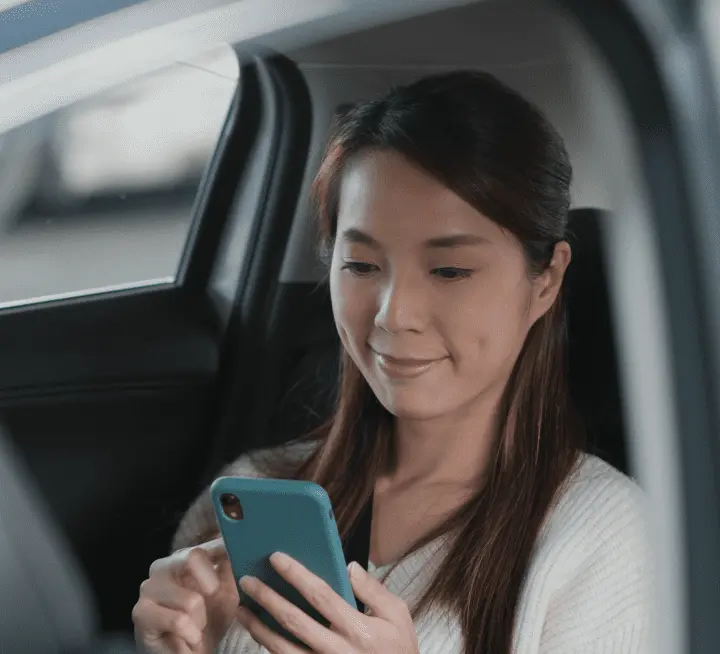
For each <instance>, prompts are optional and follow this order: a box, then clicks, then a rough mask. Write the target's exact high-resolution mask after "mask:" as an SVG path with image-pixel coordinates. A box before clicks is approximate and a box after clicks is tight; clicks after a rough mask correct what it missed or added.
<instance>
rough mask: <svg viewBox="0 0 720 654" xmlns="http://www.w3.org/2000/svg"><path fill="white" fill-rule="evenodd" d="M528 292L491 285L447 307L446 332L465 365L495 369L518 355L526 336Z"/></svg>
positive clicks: (511, 286)
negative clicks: (494, 367)
mask: <svg viewBox="0 0 720 654" xmlns="http://www.w3.org/2000/svg"><path fill="white" fill-rule="evenodd" d="M526 296H527V293H526V291H525V288H524V287H523V285H522V284H521V283H508V281H507V280H505V282H504V283H502V282H500V283H497V282H496V283H494V284H488V285H487V286H485V285H482V286H479V287H476V288H474V289H473V290H472V292H471V293H468V294H467V295H466V296H464V297H458V298H455V299H454V301H453V303H452V304H453V306H452V307H450V306H447V307H445V308H444V310H443V312H442V315H443V316H444V320H443V322H444V324H445V330H444V331H445V332H446V334H447V335H448V340H449V341H450V344H451V346H452V347H453V348H454V349H455V350H457V351H456V355H457V357H458V359H459V361H460V363H461V365H462V363H463V362H464V363H465V364H467V365H469V366H473V367H474V366H484V367H493V366H495V365H502V363H503V361H505V360H506V359H508V358H514V357H515V356H517V354H518V352H519V350H520V349H521V348H522V344H523V342H524V340H525V336H526V334H527V322H528V312H527V306H528V304H527V297H526Z"/></svg>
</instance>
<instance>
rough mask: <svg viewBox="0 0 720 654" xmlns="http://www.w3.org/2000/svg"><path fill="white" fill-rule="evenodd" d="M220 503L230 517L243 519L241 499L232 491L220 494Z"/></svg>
mask: <svg viewBox="0 0 720 654" xmlns="http://www.w3.org/2000/svg"><path fill="white" fill-rule="evenodd" d="M220 504H221V505H222V509H223V513H224V514H225V515H226V516H227V517H228V518H230V520H242V519H243V508H242V504H240V500H239V499H238V498H237V497H236V496H235V495H233V494H232V493H223V494H222V495H221V496H220Z"/></svg>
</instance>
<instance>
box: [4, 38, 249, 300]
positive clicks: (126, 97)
mask: <svg viewBox="0 0 720 654" xmlns="http://www.w3.org/2000/svg"><path fill="white" fill-rule="evenodd" d="M238 76H239V65H238V61H237V57H236V55H235V53H234V51H233V50H232V49H231V48H229V47H228V48H227V49H221V50H218V51H214V52H212V53H208V54H207V55H205V56H203V57H199V58H196V59H193V60H189V61H183V62H177V63H176V64H174V65H172V66H170V67H168V68H165V69H163V70H160V71H157V72H153V73H151V74H147V75H145V76H144V77H142V78H138V79H135V80H133V81H131V82H128V83H125V84H123V85H121V86H118V87H116V88H112V89H110V90H107V91H105V92H103V93H101V94H98V95H96V96H93V97H90V98H87V99H83V100H81V101H79V102H77V103H75V104H71V105H69V106H66V107H63V108H62V109H60V110H58V111H56V112H54V113H52V114H50V115H47V116H43V117H42V118H39V119H36V120H33V121H32V122H30V123H27V124H24V125H21V126H19V127H16V128H14V129H13V130H11V131H9V132H6V133H5V134H2V135H0V307H7V306H14V305H17V304H26V303H32V302H38V301H42V300H45V299H55V298H58V297H67V296H74V295H84V294H89V293H96V292H99V291H110V290H114V289H123V288H132V287H137V286H147V285H157V284H166V283H172V282H173V281H174V279H175V277H176V274H177V270H178V265H179V262H180V258H181V256H182V253H183V250H184V247H185V243H186V241H187V237H188V234H189V231H190V225H191V221H192V219H193V215H192V213H193V212H192V209H193V205H194V201H195V197H196V195H197V193H198V189H199V186H200V183H201V180H202V178H203V174H204V171H205V168H206V166H207V165H208V162H209V161H210V159H211V157H212V153H213V151H214V149H215V146H216V144H217V140H218V137H219V135H220V132H221V129H222V126H223V123H224V121H225V119H226V117H227V114H228V110H229V107H230V104H231V102H232V98H233V95H234V92H235V90H236V88H237V82H238Z"/></svg>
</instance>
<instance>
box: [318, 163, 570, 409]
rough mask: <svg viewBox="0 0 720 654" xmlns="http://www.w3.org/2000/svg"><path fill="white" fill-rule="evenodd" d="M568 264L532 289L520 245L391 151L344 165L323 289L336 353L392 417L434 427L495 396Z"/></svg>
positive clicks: (561, 253)
mask: <svg viewBox="0 0 720 654" xmlns="http://www.w3.org/2000/svg"><path fill="white" fill-rule="evenodd" d="M569 259H570V250H569V247H568V246H567V244H565V243H561V244H559V245H558V246H557V247H556V251H555V257H554V258H553V263H552V264H551V266H550V268H549V270H548V271H547V272H546V273H543V274H542V275H540V276H539V277H535V278H531V277H530V276H529V274H528V270H527V265H526V260H525V257H524V252H523V249H522V246H521V244H520V243H519V242H518V241H517V239H516V238H515V237H514V236H513V235H512V234H511V233H509V232H507V231H505V230H503V229H502V228H501V227H499V226H498V225H497V224H495V223H494V222H492V221H491V220H489V219H488V218H486V217H485V216H483V215H482V214H481V213H479V212H478V211H477V210H476V209H474V208H473V207H471V206H470V205H469V204H467V203H466V202H465V201H464V200H462V199H461V198H460V197H458V196H457V195H455V194H454V193H453V192H452V191H450V190H448V189H447V188H445V187H444V186H442V185H441V184H440V183H439V182H437V181H435V180H434V179H433V178H432V177H430V176H429V175H427V174H426V173H424V172H423V171H421V170H419V169H418V168H417V167H415V166H413V165H412V164H410V163H409V162H408V161H407V160H406V159H405V158H404V157H402V156H401V155H399V154H397V153H394V152H389V151H367V152H364V153H361V154H360V155H358V156H356V157H355V158H354V159H353V160H352V161H351V162H350V164H349V165H348V166H347V168H346V170H345V173H344V175H343V179H342V184H341V189H340V203H339V212H338V225H337V238H336V242H335V247H334V251H333V257H332V264H331V273H330V288H331V295H332V305H333V313H334V316H335V322H336V325H337V329H338V332H339V335H340V339H341V340H342V343H343V345H344V346H345V348H346V349H347V351H348V353H349V354H350V356H351V357H352V359H353V361H354V362H355V364H356V365H357V366H358V368H359V369H360V371H361V372H362V374H363V376H364V377H365V379H366V380H367V382H368V384H369V385H370V387H371V388H372V389H373V391H374V393H375V395H376V396H377V398H378V400H379V401H380V402H381V403H382V404H383V405H384V406H385V407H386V408H387V409H388V411H390V412H391V413H393V414H394V415H396V416H398V417H407V418H413V419H422V418H433V417H439V416H442V415H445V414H450V413H453V412H456V411H458V410H462V409H464V408H466V407H468V405H470V404H472V403H474V402H477V401H478V400H480V399H481V398H483V397H487V396H488V395H489V394H491V395H492V396H493V397H495V396H497V395H499V392H501V391H502V388H503V387H504V385H505V383H506V381H507V379H508V377H509V375H510V372H511V370H512V367H513V365H514V363H515V360H516V358H517V356H518V354H519V352H520V350H521V348H522V345H523V343H524V341H525V337H526V336H527V333H528V331H529V329H530V327H531V326H532V325H533V323H534V322H535V321H536V320H537V319H538V318H539V317H540V316H542V315H543V314H544V313H545V312H546V311H547V310H548V309H549V308H550V306H551V305H552V303H553V301H554V300H555V297H556V295H557V292H558V290H559V288H560V284H561V282H562V276H563V274H564V271H565V267H566V266H567V263H568V262H569Z"/></svg>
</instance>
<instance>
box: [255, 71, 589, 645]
mask: <svg viewBox="0 0 720 654" xmlns="http://www.w3.org/2000/svg"><path fill="white" fill-rule="evenodd" d="M368 148H373V149H378V148H380V149H383V148H384V149H392V150H394V151H397V152H400V153H401V154H403V155H404V156H406V157H407V158H408V159H409V160H410V161H412V162H413V163H414V164H416V165H418V166H420V167H422V168H423V169H424V170H425V171H427V172H428V173H429V174H430V175H432V176H433V177H434V178H436V179H438V180H439V181H440V182H441V183H443V184H444V185H445V186H446V187H448V188H449V189H451V190H452V191H454V192H455V193H457V194H458V195H459V196H460V197H462V198H463V199H465V200H466V201H467V202H469V203H470V204H471V205H472V206H474V207H475V208H477V209H478V210H479V211H481V212H482V213H483V214H484V215H485V216H487V217H489V218H490V219H491V220H493V221H495V222H496V223H498V224H499V225H501V226H502V227H504V228H506V229H508V230H509V231H510V232H512V233H513V234H514V235H515V236H516V237H517V238H518V240H519V241H520V242H521V243H522V245H523V247H524V251H525V253H526V259H527V263H528V273H529V274H530V275H537V274H539V273H540V272H541V271H543V270H544V269H545V268H546V267H547V266H548V264H549V262H550V259H551V258H552V254H553V251H554V246H555V244H556V243H557V242H558V241H560V240H563V239H564V238H565V230H566V226H567V217H568V209H569V203H570V201H569V187H570V179H571V167H570V164H569V161H568V156H567V153H566V151H565V147H564V145H563V142H562V139H561V138H560V136H559V135H558V134H557V132H556V131H555V130H554V129H553V127H552V126H551V125H550V124H549V123H548V122H547V120H546V119H545V118H544V117H543V115H542V114H541V113H540V112H539V111H538V110H537V109H536V108H534V107H533V106H532V105H531V104H529V103H528V102H527V101H525V100H524V99H523V98H522V97H520V96H519V95H517V94H516V93H514V92H513V91H511V90H510V89H508V88H507V87H505V86H504V85H503V84H501V83H500V82H499V81H498V80H496V79H495V78H494V77H492V76H491V75H488V74H483V73H478V72H454V73H446V74H439V75H432V76H429V77H425V78H423V79H420V80H418V81H416V82H414V83H413V84H410V85H408V86H404V87H398V88H395V89H393V90H392V91H391V92H390V93H389V94H388V95H387V96H385V97H383V98H381V99H379V100H374V101H371V102H364V103H361V104H358V105H355V106H354V107H352V108H350V109H349V110H348V111H347V112H346V113H344V114H343V115H341V116H339V117H338V119H337V121H336V124H335V127H334V132H333V134H332V137H331V139H330V142H329V145H328V148H327V151H326V153H325V158H324V160H323V163H322V165H321V167H320V170H319V172H318V175H317V177H316V180H315V184H314V187H313V196H314V199H315V202H316V205H317V216H318V225H319V231H320V237H321V238H320V242H321V246H322V248H323V250H324V251H325V252H326V253H327V252H328V251H331V250H332V247H333V245H334V239H335V233H336V227H337V213H338V202H339V190H338V187H339V183H340V179H341V176H342V173H343V170H344V168H345V166H346V164H347V162H348V160H349V159H350V157H352V156H354V155H355V154H357V153H358V152H359V151H361V150H365V149H368ZM565 354H566V327H565V310H564V306H563V297H562V291H561V293H560V295H559V296H558V298H557V300H556V302H555V303H554V305H553V307H552V308H551V309H550V310H549V311H548V312H547V313H546V314H545V315H544V316H543V317H542V318H540V319H539V320H538V321H537V322H536V323H535V325H534V326H533V327H532V328H531V330H530V332H529V334H528V336H527V339H526V342H525V343H524V346H523V348H522V351H521V353H520V355H519V357H518V359H517V361H516V363H515V366H514V369H513V372H512V374H511V376H510V379H509V380H508V383H507V386H506V389H505V392H504V395H503V398H502V401H501V405H500V407H499V411H498V419H497V422H496V440H495V443H494V455H493V457H492V459H491V461H490V464H489V468H488V470H487V471H486V475H485V477H484V479H485V481H484V484H483V485H482V487H481V488H478V489H477V490H476V492H475V493H474V494H473V496H472V497H471V498H470V499H468V500H467V501H466V502H465V503H464V505H463V506H461V507H460V508H459V509H458V510H456V511H455V512H453V513H452V515H448V516H447V519H446V520H445V521H444V522H443V523H442V524H441V525H440V526H439V527H437V528H436V529H435V530H433V531H432V532H431V533H429V534H427V535H426V536H425V537H424V538H422V540H420V541H419V542H417V543H415V545H414V546H413V548H412V550H411V552H412V551H416V550H417V549H419V548H420V547H423V546H424V545H426V544H428V543H430V542H431V541H433V540H435V539H436V538H438V537H440V536H442V535H446V536H452V538H451V539H450V540H449V545H448V548H449V549H448V550H447V555H446V556H445V558H444V559H443V561H442V563H441V565H440V567H439V569H438V571H437V573H436V576H435V579H434V581H432V582H431V583H430V584H429V585H428V587H427V590H426V591H425V593H424V595H423V596H422V597H421V598H420V600H419V601H418V602H417V604H415V606H413V607H411V609H412V614H413V618H417V617H418V616H419V615H420V614H421V613H422V612H423V611H425V610H427V609H429V608H430V607H431V606H442V607H445V608H447V609H450V610H451V611H452V612H454V613H455V614H456V615H457V616H458V617H459V620H460V623H461V626H462V630H463V635H464V639H465V643H466V648H465V651H466V652H467V653H468V654H488V653H492V654H504V653H508V652H510V649H511V644H512V642H513V630H514V615H515V610H516V607H517V604H518V599H519V596H520V592H521V589H522V584H523V580H524V576H525V574H526V571H527V569H528V566H529V562H530V558H531V555H532V551H533V547H534V544H535V541H536V539H537V536H538V534H539V532H540V530H541V528H542V525H543V522H544V520H545V517H546V516H547V514H548V512H549V509H550V507H551V505H552V503H553V500H554V499H555V498H556V497H557V495H558V492H559V490H560V488H561V487H562V485H563V483H564V482H565V481H566V480H567V479H568V477H569V475H570V473H571V472H572V470H573V468H574V466H575V465H576V463H577V461H578V456H579V453H580V452H581V451H582V450H583V448H584V440H583V434H582V430H581V428H580V426H579V424H578V422H577V420H576V418H575V413H574V411H573V409H572V406H571V403H570V400H569V393H568V389H567V385H566V373H565V368H566V365H565ZM393 438H394V433H393V417H392V416H391V415H390V413H389V412H388V411H387V410H386V409H385V408H384V407H383V406H382V405H381V404H380V402H379V401H378V400H377V399H376V397H375V395H374V394H373V392H372V390H371V389H370V387H369V386H368V384H367V382H366V381H365V379H364V378H363V376H362V374H361V373H360V371H359V370H358V368H357V367H356V366H355V364H354V362H353V361H352V359H351V358H350V356H349V355H348V353H347V352H346V351H344V350H343V352H342V358H341V381H340V387H339V393H338V400H337V406H336V411H335V414H334V416H333V417H332V418H331V419H330V420H329V421H328V422H327V423H326V424H324V425H323V426H322V427H320V428H319V429H318V430H316V431H315V432H314V433H312V434H309V435H307V436H306V437H305V438H304V439H302V440H315V439H318V440H319V441H320V445H319V447H318V449H317V450H316V451H315V452H314V454H312V456H310V458H308V459H307V460H306V461H304V462H303V463H302V464H300V465H298V464H297V463H296V464H294V465H293V464H292V463H290V464H288V462H287V461H283V460H282V459H281V457H277V458H275V459H271V460H269V461H268V460H266V461H263V462H260V464H259V465H261V466H262V467H263V468H264V470H265V472H266V473H267V474H270V475H271V476H275V477H286V478H288V477H289V478H297V479H308V480H312V481H315V482H316V483H319V484H321V485H322V486H323V487H324V488H325V489H326V490H327V492H328V494H329V496H330V498H331V500H332V503H333V506H334V508H335V515H336V519H337V523H338V528H339V530H340V534H341V536H346V535H347V534H348V533H349V531H350V530H351V528H352V527H353V526H354V524H355V521H356V520H357V519H358V517H359V514H360V512H361V510H362V508H363V506H364V504H365V503H366V502H367V501H368V499H369V497H370V496H371V493H372V491H373V488H374V484H375V480H376V478H377V477H378V475H379V474H381V473H382V472H383V471H385V470H388V469H390V468H391V467H392V463H393V460H392V459H393V453H394V441H393ZM409 553H410V552H408V554H409Z"/></svg>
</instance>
